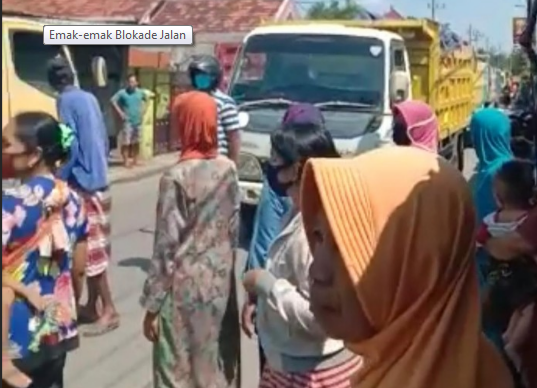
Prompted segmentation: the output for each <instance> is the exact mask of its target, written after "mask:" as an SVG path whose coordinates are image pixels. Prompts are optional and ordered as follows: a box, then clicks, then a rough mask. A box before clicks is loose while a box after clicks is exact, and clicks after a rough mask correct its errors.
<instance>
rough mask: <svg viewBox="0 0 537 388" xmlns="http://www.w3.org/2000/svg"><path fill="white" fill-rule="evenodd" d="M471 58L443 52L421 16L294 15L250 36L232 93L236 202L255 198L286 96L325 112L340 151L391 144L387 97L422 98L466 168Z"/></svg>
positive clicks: (445, 144)
mask: <svg viewBox="0 0 537 388" xmlns="http://www.w3.org/2000/svg"><path fill="white" fill-rule="evenodd" d="M476 66H477V61H476V57H475V55H474V52H473V50H472V49H471V48H470V47H463V48H459V49H456V50H452V51H449V52H448V51H442V50H441V42H440V29H439V25H438V24H436V23H434V22H432V21H428V20H402V21H401V20H379V21H344V22H343V21H326V22H322V21H297V22H284V23H278V24H270V25H267V26H262V27H259V28H256V29H255V30H253V31H252V32H251V33H249V34H248V35H247V36H246V37H245V39H244V41H243V47H242V49H241V51H240V53H239V55H238V56H237V58H236V62H235V68H234V72H233V75H232V77H231V82H230V87H229V92H230V94H231V96H232V97H233V98H235V99H236V101H237V102H238V104H239V108H240V111H241V113H240V114H241V117H242V122H243V124H245V125H246V128H245V130H244V133H243V145H242V150H243V153H242V155H241V158H240V161H239V176H240V180H241V189H242V196H243V202H244V203H246V204H253V205H255V204H256V203H257V199H258V197H259V193H260V189H261V181H262V179H263V176H262V168H261V166H262V164H263V162H264V161H265V160H266V159H267V158H268V157H269V155H270V141H269V136H270V132H271V131H272V129H273V128H274V127H275V125H277V123H278V122H279V121H280V120H281V118H282V116H283V114H284V112H285V110H286V109H287V106H288V105H289V104H290V103H293V102H309V103H314V104H316V105H317V106H319V107H320V108H321V109H322V110H323V113H324V116H325V120H326V127H327V129H328V130H329V131H330V132H331V133H332V135H333V138H334V140H335V142H336V146H337V147H338V149H339V151H340V152H341V153H342V154H344V155H349V156H351V155H356V154H359V153H361V152H364V151H367V150H370V149H373V148H376V147H379V146H382V145H383V144H386V143H390V142H391V139H392V136H391V131H392V121H393V117H392V112H391V106H392V104H393V103H394V102H397V101H400V100H401V99H402V100H405V99H419V100H423V101H425V102H427V103H428V104H430V105H431V106H432V107H433V108H434V109H435V111H436V114H437V115H438V119H439V121H440V133H439V135H440V139H441V140H440V144H439V148H440V150H441V151H440V152H441V153H442V155H444V156H445V157H446V158H448V159H450V160H453V162H454V163H457V164H458V165H459V167H460V168H462V167H463V160H464V158H463V151H464V149H463V148H464V147H463V144H464V141H463V134H464V132H465V129H466V127H467V125H468V121H469V117H470V115H471V113H472V111H473V110H474V109H475V107H476V98H475V87H474V84H475V82H476V74H477V68H476Z"/></svg>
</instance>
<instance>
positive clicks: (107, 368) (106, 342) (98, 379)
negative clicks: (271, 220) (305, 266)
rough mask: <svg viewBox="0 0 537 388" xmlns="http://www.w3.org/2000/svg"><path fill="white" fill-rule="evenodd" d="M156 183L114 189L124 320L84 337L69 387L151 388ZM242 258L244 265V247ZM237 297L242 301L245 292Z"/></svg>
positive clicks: (248, 379) (253, 380)
mask: <svg viewBox="0 0 537 388" xmlns="http://www.w3.org/2000/svg"><path fill="white" fill-rule="evenodd" d="M466 160H467V163H466V168H465V175H466V176H469V174H470V173H471V171H472V169H473V168H474V166H475V156H474V154H473V152H471V151H469V152H468V153H467V155H466ZM157 187H158V177H156V176H154V177H149V178H146V179H143V180H141V181H138V182H133V183H125V184H118V185H115V186H114V187H113V188H112V194H113V213H112V228H113V229H112V240H113V243H112V244H113V245H112V248H113V258H114V261H113V264H112V266H111V268H110V277H111V285H112V290H113V294H114V298H115V301H116V304H117V308H118V310H119V312H120V313H121V318H122V324H121V327H120V328H119V329H118V330H116V331H114V332H112V333H109V334H107V335H105V336H103V337H100V338H91V339H86V338H83V339H82V343H81V347H80V349H79V350H77V351H76V352H74V353H72V354H71V355H70V356H69V358H68V363H67V370H66V387H68V388H152V384H151V381H152V378H151V353H150V352H151V349H150V346H149V344H148V343H147V341H145V339H144V338H143V336H142V330H141V322H142V317H143V311H142V309H141V308H140V306H139V304H138V299H139V296H140V292H141V289H142V284H143V282H144V280H145V277H146V269H147V266H148V263H149V258H150V256H151V250H152V243H153V234H152V233H153V228H154V211H155V204H156V194H157ZM239 259H240V260H239V261H240V263H241V265H243V264H244V260H245V252H244V251H240V254H239ZM241 265H239V267H241ZM241 271H242V268H237V272H238V273H239V272H241ZM239 288H240V287H239ZM239 298H240V299H241V303H242V300H243V295H242V292H240V295H239ZM257 371H258V357H257V345H256V343H255V342H254V341H251V340H248V339H246V338H242V382H243V385H242V386H243V388H256V387H257V381H258V374H257Z"/></svg>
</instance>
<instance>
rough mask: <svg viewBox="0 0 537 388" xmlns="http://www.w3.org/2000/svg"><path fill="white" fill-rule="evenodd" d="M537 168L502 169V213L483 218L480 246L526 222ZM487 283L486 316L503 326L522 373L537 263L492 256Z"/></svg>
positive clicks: (497, 188)
mask: <svg viewBox="0 0 537 388" xmlns="http://www.w3.org/2000/svg"><path fill="white" fill-rule="evenodd" d="M533 168H534V167H533V165H532V164H531V163H529V162H527V161H523V160H513V161H510V162H507V163H505V164H504V165H503V166H502V167H501V168H500V169H499V170H498V172H497V174H496V176H495V178H494V184H493V188H494V195H495V198H496V201H497V204H498V209H499V210H497V211H495V212H494V213H491V214H489V215H488V216H486V217H485V218H484V219H483V223H482V224H481V227H480V229H479V231H478V235H477V242H478V245H484V244H485V243H486V242H487V240H488V239H489V238H490V237H499V236H502V235H504V234H507V233H509V232H512V231H515V230H516V229H517V228H518V226H519V225H520V224H521V223H523V222H524V220H525V219H526V217H527V216H528V213H529V211H530V210H531V209H532V208H533V206H535V204H534V188H535V179H534V176H533ZM487 282H488V286H489V287H488V295H487V298H486V306H485V314H486V315H485V316H486V317H488V319H491V320H493V321H494V322H495V324H497V325H498V326H500V327H502V329H503V333H504V334H503V341H504V348H505V352H506V353H507V355H508V357H509V358H510V359H511V361H512V363H513V365H514V366H515V368H516V369H517V370H520V369H521V360H520V356H519V352H520V350H521V349H522V347H523V345H524V343H525V341H526V338H527V337H528V335H529V330H530V325H531V322H532V318H533V313H534V304H535V300H536V299H537V262H536V261H535V260H534V258H532V257H527V256H521V257H518V258H517V259H515V260H512V261H499V260H496V259H495V258H492V257H491V263H490V269H489V272H488V279H487Z"/></svg>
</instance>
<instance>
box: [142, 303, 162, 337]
mask: <svg viewBox="0 0 537 388" xmlns="http://www.w3.org/2000/svg"><path fill="white" fill-rule="evenodd" d="M143 326H144V327H143V330H144V337H145V338H146V339H147V340H148V341H149V342H153V343H154V342H157V341H158V337H159V325H158V314H155V313H151V312H149V311H148V312H146V313H145V317H144V324H143Z"/></svg>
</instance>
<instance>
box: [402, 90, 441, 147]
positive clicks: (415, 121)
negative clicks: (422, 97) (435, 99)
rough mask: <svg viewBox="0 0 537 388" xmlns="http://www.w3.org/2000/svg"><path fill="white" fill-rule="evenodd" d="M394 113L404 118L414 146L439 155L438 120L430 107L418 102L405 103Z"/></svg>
mask: <svg viewBox="0 0 537 388" xmlns="http://www.w3.org/2000/svg"><path fill="white" fill-rule="evenodd" d="M393 113H394V115H396V114H400V115H401V116H402V118H403V120H404V121H405V123H406V125H407V133H408V137H409V138H410V141H411V142H412V145H413V146H415V147H418V148H422V149H424V150H426V151H430V152H434V153H438V130H439V124H438V118H437V117H436V114H435V113H434V111H433V110H432V108H431V107H430V106H429V105H427V104H426V103H424V102H422V101H417V100H409V101H404V102H401V103H400V104H397V105H395V106H394V107H393Z"/></svg>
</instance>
